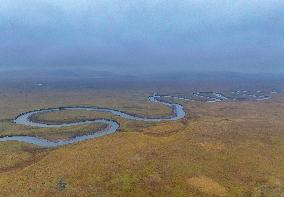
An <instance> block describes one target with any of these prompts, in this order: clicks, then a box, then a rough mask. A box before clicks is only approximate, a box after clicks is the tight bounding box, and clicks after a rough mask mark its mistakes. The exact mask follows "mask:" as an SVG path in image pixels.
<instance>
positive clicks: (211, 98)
mask: <svg viewBox="0 0 284 197" xmlns="http://www.w3.org/2000/svg"><path fill="white" fill-rule="evenodd" d="M282 92H284V90H281V91H275V90H274V91H272V93H273V94H275V93H282ZM231 94H232V95H234V96H233V97H226V96H224V94H222V93H216V92H197V93H193V95H194V97H195V99H193V98H186V97H181V96H169V95H158V94H156V93H154V94H153V95H152V96H149V97H148V99H149V101H150V102H155V103H160V104H163V105H166V106H168V107H170V108H171V109H172V115H171V116H168V117H158V118H147V117H139V116H136V115H132V114H129V113H126V112H122V111H119V110H115V109H110V108H99V107H95V106H94V107H90V106H80V107H78V106H75V107H59V108H49V109H39V110H34V111H30V112H25V113H22V114H20V115H19V116H17V117H16V119H15V120H14V123H16V124H19V125H26V126H32V127H38V128H60V127H67V126H75V125H83V124H95V123H104V124H107V125H108V126H107V127H106V128H105V129H103V130H101V131H93V132H92V133H90V134H87V135H81V136H76V137H73V138H71V139H69V140H57V141H51V140H47V139H43V138H40V137H34V136H5V137H0V142H3V141H19V142H26V143H30V144H35V145H38V146H41V147H45V148H50V147H57V146H62V145H66V144H73V143H76V142H80V141H84V140H88V139H93V138H98V137H102V136H104V135H108V134H112V133H114V132H116V131H117V130H118V128H119V123H118V122H116V121H114V120H107V119H96V120H86V121H80V122H73V123H64V124H45V123H42V122H35V121H33V120H32V118H31V116H32V115H35V114H38V113H48V112H54V111H60V110H70V111H72V110H86V111H99V112H107V113H112V114H114V115H117V116H120V117H122V118H125V119H127V120H137V121H146V122H159V121H174V120H179V119H181V118H183V117H185V115H186V112H185V110H184V108H183V106H182V105H180V104H175V103H170V102H166V101H162V98H171V99H180V100H183V101H205V102H208V103H212V102H213V103H214V102H220V101H236V100H238V99H237V97H239V96H241V97H247V100H255V101H265V100H270V99H271V96H267V95H264V94H261V91H256V94H254V93H251V92H249V91H246V90H238V91H233V92H231ZM196 98H197V100H196Z"/></svg>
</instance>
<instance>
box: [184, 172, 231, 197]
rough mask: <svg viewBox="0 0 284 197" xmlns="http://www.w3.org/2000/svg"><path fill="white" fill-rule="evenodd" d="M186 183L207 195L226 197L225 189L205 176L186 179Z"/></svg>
mask: <svg viewBox="0 0 284 197" xmlns="http://www.w3.org/2000/svg"><path fill="white" fill-rule="evenodd" d="M188 183H189V185H191V186H192V187H194V188H195V189H198V190H199V191H200V192H202V193H205V194H207V195H210V196H219V197H223V196H227V190H226V188H224V187H223V186H222V185H220V184H219V183H217V182H215V181H214V180H212V179H210V178H208V177H206V176H199V177H192V178H190V179H188Z"/></svg>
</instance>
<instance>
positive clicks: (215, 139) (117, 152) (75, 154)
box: [0, 84, 284, 197]
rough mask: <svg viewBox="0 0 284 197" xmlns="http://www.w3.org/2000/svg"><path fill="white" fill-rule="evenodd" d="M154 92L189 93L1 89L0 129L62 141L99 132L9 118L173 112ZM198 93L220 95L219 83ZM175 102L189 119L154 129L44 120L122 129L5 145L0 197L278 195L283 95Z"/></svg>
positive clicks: (181, 90)
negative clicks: (48, 143) (50, 142)
mask: <svg viewBox="0 0 284 197" xmlns="http://www.w3.org/2000/svg"><path fill="white" fill-rule="evenodd" d="M211 85H212V84H211ZM154 88H155V89H158V90H159V91H160V92H162V93H169V94H177V95H178V94H180V95H182V94H183V95H184V96H186V95H191V93H192V92H194V90H195V88H194V87H191V86H189V88H185V87H178V86H177V87H175V88H173V87H169V86H166V87H165V86H163V85H161V84H159V86H157V87H153V88H149V87H144V88H143V86H140V88H139V89H135V88H134V89H131V88H129V89H123V88H118V89H108V90H107V89H106V90H101V89H100V90H98V89H95V88H73V89H71V88H70V89H68V90H67V89H66V90H64V89H56V88H47V89H44V88H35V89H32V88H30V87H29V88H27V89H24V90H23V89H21V88H19V89H17V88H11V87H8V86H7V87H5V88H1V94H0V98H1V99H0V109H1V110H0V111H1V114H0V116H1V117H0V119H1V121H0V133H1V135H15V134H20V133H22V134H29V135H30V134H32V135H35V136H44V137H46V136H47V137H48V136H49V137H50V139H58V138H68V136H72V135H74V134H83V133H87V132H88V131H89V130H92V129H94V128H97V129H99V127H100V126H103V125H87V126H76V127H72V129H70V128H69V129H66V128H61V129H59V130H56V129H46V128H44V129H38V128H29V127H25V126H19V125H14V124H13V123H12V122H11V120H12V119H13V118H15V116H17V115H18V114H20V113H22V112H25V111H30V110H34V109H39V108H48V107H57V106H63V105H64V106H68V105H70V106H71V105H78V104H82V105H83V104H84V105H96V106H102V107H113V108H117V109H122V110H124V111H128V112H132V113H135V114H140V115H145V116H150V117H151V116H153V117H154V116H161V115H162V116H164V115H168V114H170V113H171V110H170V109H169V108H167V107H165V106H163V105H159V104H153V103H149V102H148V101H147V96H149V95H150V94H151V93H152V92H153V91H154ZM234 88H235V87H234ZM258 88H259V87H256V88H254V90H257V89H258ZM279 88H280V87H279ZM196 89H197V90H198V91H210V90H212V91H216V90H217V89H219V90H222V87H221V86H218V84H217V85H215V86H214V88H212V89H209V90H208V87H206V86H204V88H202V87H198V88H196ZM225 89H226V90H227V91H229V90H230V88H225ZM232 89H233V88H232ZM267 90H268V89H267ZM269 90H270V89H269ZM176 102H179V103H181V104H183V105H184V107H185V109H186V111H187V112H188V114H187V116H186V118H184V119H182V120H179V121H171V122H169V121H163V122H160V123H156V122H155V123H145V122H140V121H130V120H125V119H122V118H120V117H115V116H113V115H111V114H107V113H97V112H85V111H76V112H75V113H72V114H70V113H65V112H64V111H63V112H56V113H55V112H52V113H47V114H40V115H39V116H38V117H37V118H38V119H39V120H44V121H50V122H53V123H54V122H66V121H67V122H68V121H74V120H81V119H85V118H86V119H89V118H90V119H93V118H97V117H99V118H102V117H103V118H112V119H115V120H117V121H119V122H120V124H121V128H120V130H119V132H117V133H115V134H112V135H109V136H105V137H102V138H98V139H94V140H88V141H84V142H81V143H78V144H73V145H67V146H63V147H59V148H55V149H43V148H39V147H36V146H33V145H29V144H25V143H18V142H1V143H0V155H1V161H0V196H14V195H15V194H17V195H19V196H21V195H22V196H273V197H274V196H276V197H277V196H279V197H280V196H282V195H283V193H284V187H283V185H284V176H283V175H284V159H283V156H282V155H284V132H283V128H284V94H282V93H281V94H276V95H272V99H271V100H264V101H250V100H248V101H224V102H216V103H205V102H201V101H197V102H187V101H182V100H178V101H176Z"/></svg>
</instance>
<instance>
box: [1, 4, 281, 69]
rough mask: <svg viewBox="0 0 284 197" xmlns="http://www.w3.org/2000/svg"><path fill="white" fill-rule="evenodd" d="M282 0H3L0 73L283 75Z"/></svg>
mask: <svg viewBox="0 0 284 197" xmlns="http://www.w3.org/2000/svg"><path fill="white" fill-rule="evenodd" d="M283 9H284V2H283V1H278V0H272V1H268V0H261V1H256V0H253V1H249V2H248V1H245V0H241V1H236V2H232V1H225V0H222V1H218V2H212V1H208V0H206V1H198V2H197V1H191V0H189V1H182V2H170V1H164V0H157V1H135V2H132V1H121V0H117V1H115V2H112V1H96V2H94V1H89V0H85V1H80V3H77V1H74V0H72V1H66V0H60V1H47V0H44V1H41V2H37V1H35V0H27V1H23V2H19V1H16V0H9V1H7V0H4V2H2V4H1V6H0V28H1V31H0V42H1V45H0V71H7V70H18V71H19V70H25V69H34V68H38V69H55V70H56V69H59V68H62V69H67V70H68V69H72V70H76V69H82V68H84V69H92V70H98V71H100V70H102V71H108V72H113V73H137V72H139V73H141V74H142V73H146V74H147V73H159V72H190V71H196V72H201V71H204V72H207V71H211V72H215V71H217V72H223V71H225V72H238V73H272V74H281V73H282V74H284V56H283V54H282V53H283V51H284V38H283V33H284V26H283V24H282V21H284V13H283Z"/></svg>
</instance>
